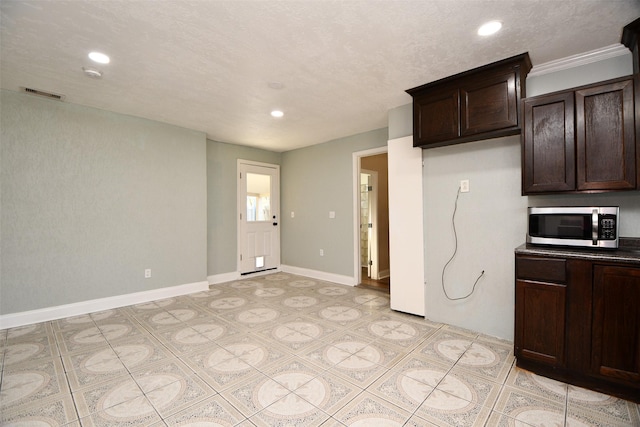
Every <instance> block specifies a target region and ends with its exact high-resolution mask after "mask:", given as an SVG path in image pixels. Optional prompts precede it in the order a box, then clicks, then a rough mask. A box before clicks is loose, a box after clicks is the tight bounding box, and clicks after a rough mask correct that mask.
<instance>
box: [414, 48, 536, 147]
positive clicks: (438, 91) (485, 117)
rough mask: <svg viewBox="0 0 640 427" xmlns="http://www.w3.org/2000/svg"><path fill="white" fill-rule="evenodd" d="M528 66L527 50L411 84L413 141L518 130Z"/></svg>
mask: <svg viewBox="0 0 640 427" xmlns="http://www.w3.org/2000/svg"><path fill="white" fill-rule="evenodd" d="M529 70H531V60H530V59H529V54H528V53H523V54H521V55H517V56H514V57H511V58H507V59H504V60H502V61H498V62H494V63H492V64H488V65H485V66H482V67H479V68H475V69H473V70H470V71H465V72H464V73H460V74H456V75H454V76H451V77H447V78H444V79H441V80H437V81H435V82H432V83H428V84H425V85H422V86H418V87H415V88H413V89H409V90H407V93H408V94H410V95H411V96H412V97H413V146H414V147H422V148H434V147H441V146H444V145H452V144H459V143H462V142H469V141H477V140H481V139H488V138H497V137H500V136H508V135H516V134H519V133H520V123H519V114H518V108H519V104H520V99H521V98H522V97H524V96H525V79H526V76H527V74H528V73H529Z"/></svg>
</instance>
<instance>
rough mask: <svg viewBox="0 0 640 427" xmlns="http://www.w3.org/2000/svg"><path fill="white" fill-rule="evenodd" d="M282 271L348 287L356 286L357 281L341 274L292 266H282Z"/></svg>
mask: <svg viewBox="0 0 640 427" xmlns="http://www.w3.org/2000/svg"><path fill="white" fill-rule="evenodd" d="M280 269H281V270H282V271H283V272H285V273H291V274H297V275H299V276H306V277H310V278H312V279H318V280H326V281H327V282H333V283H338V284H341V285H347V286H356V285H357V283H356V282H357V279H355V278H353V277H351V276H343V275H340V274H333V273H327V272H326V271H318V270H310V269H307V268H301V267H293V266H290V265H281V266H280Z"/></svg>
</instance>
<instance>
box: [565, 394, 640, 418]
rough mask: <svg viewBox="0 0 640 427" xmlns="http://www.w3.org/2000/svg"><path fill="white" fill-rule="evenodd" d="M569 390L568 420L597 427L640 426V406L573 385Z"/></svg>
mask: <svg viewBox="0 0 640 427" xmlns="http://www.w3.org/2000/svg"><path fill="white" fill-rule="evenodd" d="M568 389H569V391H568V396H567V418H568V419H572V420H575V421H580V422H584V423H587V425H595V426H605V425H607V426H608V425H610V426H640V405H638V404H636V403H633V402H629V401H627V400H623V399H618V398H616V397H613V396H609V395H606V394H602V393H598V392H596V391H592V390H587V389H584V388H581V387H577V386H573V385H569V386H568ZM589 423H590V424H589Z"/></svg>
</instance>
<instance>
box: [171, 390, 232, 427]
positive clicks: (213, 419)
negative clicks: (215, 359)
mask: <svg viewBox="0 0 640 427" xmlns="http://www.w3.org/2000/svg"><path fill="white" fill-rule="evenodd" d="M243 420H245V417H244V415H242V414H241V413H240V412H239V411H238V410H237V409H236V408H234V407H233V405H231V404H230V403H229V402H227V401H226V400H224V399H223V398H222V396H220V395H215V396H211V397H208V398H207V399H205V400H202V401H200V402H199V403H196V404H193V405H190V406H189V407H187V408H186V409H183V410H182V411H180V412H177V413H175V414H174V415H171V416H170V417H168V418H165V420H164V421H165V422H166V424H167V426H170V427H173V426H175V427H177V426H194V427H195V426H203V427H204V426H212V427H213V426H237V425H238V424H239V423H240V422H242V421H243Z"/></svg>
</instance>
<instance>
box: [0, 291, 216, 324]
mask: <svg viewBox="0 0 640 427" xmlns="http://www.w3.org/2000/svg"><path fill="white" fill-rule="evenodd" d="M208 289H209V282H207V281H203V282H195V283H188V284H185V285H178V286H171V287H167V288H160V289H153V290H150V291H143V292H136V293H132V294H125V295H117V296H113V297H107V298H99V299H94V300H89V301H82V302H76V303H73V304H64V305H59V306H55V307H47V308H41V309H38V310H29V311H23V312H20V313H11V314H4V315H0V329H8V328H15V327H18V326H24V325H31V324H33V323H40V322H48V321H50V320H56V319H62V318H65V317H71V316H79V315H82V314H87V313H95V312H97V311H103V310H110V309H113V308H119V307H125V306H128V305H134V304H142V303H145V302H149V301H155V300H159V299H163V298H171V297H176V296H180V295H187V294H191V293H195V292H202V291H206V290H208Z"/></svg>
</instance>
